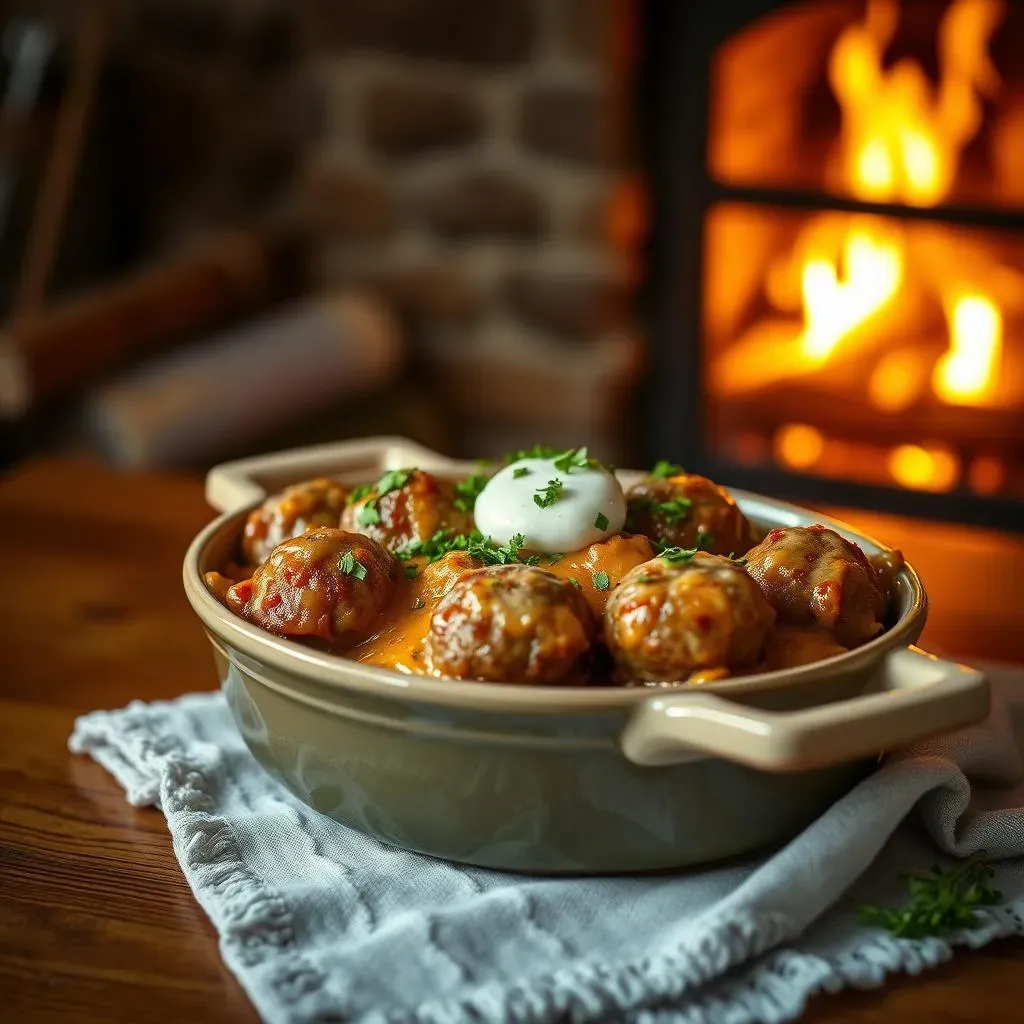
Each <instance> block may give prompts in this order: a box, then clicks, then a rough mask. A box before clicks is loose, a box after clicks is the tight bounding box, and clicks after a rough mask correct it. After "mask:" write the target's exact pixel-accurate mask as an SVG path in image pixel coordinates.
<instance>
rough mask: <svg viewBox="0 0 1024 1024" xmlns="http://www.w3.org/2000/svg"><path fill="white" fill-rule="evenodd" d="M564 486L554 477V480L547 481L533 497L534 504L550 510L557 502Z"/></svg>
mask: <svg viewBox="0 0 1024 1024" xmlns="http://www.w3.org/2000/svg"><path fill="white" fill-rule="evenodd" d="M564 486H565V485H564V484H563V483H562V481H561V480H559V479H558V477H555V479H554V480H549V481H548V482H547V483H546V484H545V485H544V486H543V487H538V488H537V493H536V494H534V496H533V501H534V504H536V505H538V506H539V507H540V508H550V507H551V506H552V505H554V503H555V502H556V501H558V499H559V497H560V496H561V494H562V488H563V487H564Z"/></svg>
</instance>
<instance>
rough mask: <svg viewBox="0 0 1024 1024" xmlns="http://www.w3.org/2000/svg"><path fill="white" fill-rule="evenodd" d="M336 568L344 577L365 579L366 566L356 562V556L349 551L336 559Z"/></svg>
mask: <svg viewBox="0 0 1024 1024" xmlns="http://www.w3.org/2000/svg"><path fill="white" fill-rule="evenodd" d="M338 568H339V569H340V570H341V571H342V572H343V573H344V574H345V575H346V576H352V577H354V578H355V579H357V580H365V579H366V571H367V570H366V566H365V565H363V563H362V562H359V561H356V556H355V555H353V554H352V552H351V551H346V552H345V553H344V554H343V555H342V556H341V557H340V558H339V559H338Z"/></svg>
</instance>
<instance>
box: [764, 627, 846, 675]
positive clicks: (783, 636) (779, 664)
mask: <svg viewBox="0 0 1024 1024" xmlns="http://www.w3.org/2000/svg"><path fill="white" fill-rule="evenodd" d="M846 651H847V648H845V647H842V646H841V645H839V644H838V643H836V640H835V637H833V636H832V635H831V633H827V632H826V631H825V630H823V629H821V628H819V627H817V626H786V625H777V626H776V627H775V631H774V633H773V634H772V636H771V638H770V639H769V641H768V649H767V650H766V651H765V657H764V664H763V665H762V666H760V668H759V670H765V671H772V670H773V669H781V668H798V667H799V666H800V665H810V664H811V663H812V662H815V661H821V660H822V659H824V658H831V657H834V656H835V655H837V654H845V653H846Z"/></svg>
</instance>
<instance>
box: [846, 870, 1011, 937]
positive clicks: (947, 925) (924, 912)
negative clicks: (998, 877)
mask: <svg viewBox="0 0 1024 1024" xmlns="http://www.w3.org/2000/svg"><path fill="white" fill-rule="evenodd" d="M983 858H984V851H979V852H978V853H976V854H975V855H974V856H973V857H969V858H968V859H967V860H965V861H964V862H963V863H962V864H958V865H957V866H956V867H954V868H952V869H951V870H949V871H943V870H942V868H940V867H938V866H937V865H933V866H932V869H931V872H930V873H929V874H927V875H905V876H904V877H905V878H906V880H907V889H908V892H909V895H910V899H909V900H908V901H907V902H906V904H905V905H904V906H902V907H901V908H899V909H898V910H889V909H887V908H885V907H874V906H870V905H867V904H864V905H862V906H861V908H860V919H861V921H862V922H863V923H864V924H871V925H877V926H878V927H880V928H885V929H887V930H888V931H890V932H892V933H893V935H896V936H898V937H900V938H902V939H923V938H925V937H926V936H928V935H943V934H945V933H947V932H950V931H954V930H956V929H959V928H973V927H975V926H976V925H977V924H978V915H977V914H976V913H975V908H976V907H986V906H993V905H995V904H997V903H1001V902H1002V900H1003V894H1002V893H1001V892H1000V891H999V890H998V889H995V888H993V886H991V885H990V884H989V883H990V881H991V880H992V878H993V877H994V876H995V870H994V869H993V867H992V865H991V864H989V863H988V862H987V861H986V860H984V859H983Z"/></svg>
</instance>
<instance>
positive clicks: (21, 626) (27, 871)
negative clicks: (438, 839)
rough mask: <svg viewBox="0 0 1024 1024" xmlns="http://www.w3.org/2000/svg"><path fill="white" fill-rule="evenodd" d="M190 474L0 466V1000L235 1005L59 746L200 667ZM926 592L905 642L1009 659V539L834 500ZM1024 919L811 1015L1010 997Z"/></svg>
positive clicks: (197, 510)
mask: <svg viewBox="0 0 1024 1024" xmlns="http://www.w3.org/2000/svg"><path fill="white" fill-rule="evenodd" d="M210 515H211V513H210V511H209V509H208V508H207V507H206V506H205V504H204V502H203V498H202V487H201V484H200V482H199V481H197V480H192V479H186V478H174V477H171V476H144V475H126V474H119V473H116V472H114V471H111V470H109V469H105V468H101V467H99V466H96V465H93V464H91V463H89V462H87V461H73V460H62V461H51V462H38V463H34V464H31V465H28V466H26V467H23V468H21V469H19V470H18V471H17V472H15V473H14V474H12V475H11V476H9V477H8V478H7V479H5V480H3V481H2V482H0V567H2V569H0V571H2V573H3V581H4V585H3V587H2V588H0V623H2V636H0V640H2V643H0V996H2V999H0V1019H3V1020H5V1021H6V1020H10V1021H12V1022H15V1021H62V1022H63V1021H68V1020H73V1021H81V1022H83V1024H87V1022H96V1024H100V1022H102V1024H112V1022H120V1021H126V1022H128V1021H130V1022H136V1024H146V1022H150V1021H154V1022H155V1021H161V1022H168V1021H190V1022H199V1021H218V1022H236V1021H255V1020H256V1019H257V1018H256V1015H255V1013H254V1011H253V1010H252V1007H251V1006H250V1004H249V1002H248V1000H247V999H246V997H245V994H244V993H243V992H242V990H241V989H240V988H239V986H238V984H237V983H236V982H235V981H234V979H233V978H232V976H231V974H230V973H229V972H228V971H227V970H226V969H225V967H224V966H223V964H222V963H221V960H220V956H219V954H218V950H217V941H216V937H215V934H214V932H213V929H212V927H211V926H210V924H209V922H208V921H207V919H206V917H205V916H204V915H203V912H202V911H201V910H200V909H199V907H198V905H197V904H196V902H195V900H194V899H193V897H192V895H191V893H190V892H189V890H188V887H187V886H186V885H185V883H184V881H183V879H182V876H181V874H180V872H179V870H178V865H177V862H176V861H175V859H174V854H173V852H172V850H171V844H170V841H169V838H168V835H167V830H166V827H165V825H164V822H163V818H162V817H161V815H160V814H159V812H157V811H155V810H151V809H144V810H133V809H132V808H130V807H129V806H128V805H127V804H126V803H125V801H124V797H123V795H122V792H121V790H120V788H119V787H118V786H117V785H115V783H114V782H113V781H112V780H111V779H110V777H109V776H108V775H107V774H106V772H105V771H104V770H103V769H102V768H100V767H98V766H97V765H96V764H94V763H93V762H92V761H91V760H89V759H88V758H84V757H75V756H72V755H70V754H69V753H68V752H67V749H66V745H65V744H66V741H67V737H68V734H69V733H70V730H71V726H72V722H73V720H74V717H75V715H76V714H79V713H81V712H83V711H88V710H92V709H96V708H112V707H119V706H121V705H123V704H126V703H127V702H128V701H130V700H132V699H134V698H142V699H146V700H152V699H156V698H169V697H174V696H176V695H177V694H179V693H181V692H183V691H186V690H197V689H208V688H211V687H212V686H214V685H215V679H214V674H213V668H212V662H211V660H210V656H209V653H208V650H207V646H206V641H205V639H204V637H203V634H202V631H201V630H200V628H199V625H198V623H197V622H196V620H195V619H194V618H193V616H192V613H191V611H190V609H189V607H188V604H187V602H186V600H185V598H184V595H183V594H182V590H181V583H180V566H181V559H182V555H183V553H184V550H185V547H186V545H187V543H188V541H189V540H190V539H191V537H192V535H193V534H194V533H195V531H196V530H197V529H198V528H199V527H200V526H202V525H203V523H204V522H206V521H207V520H208V519H209V518H210ZM845 518H847V519H850V520H851V521H854V522H856V523H857V524H858V525H861V526H862V527H863V528H864V529H866V530H867V531H868V532H870V533H873V534H874V535H876V536H878V537H880V538H881V539H883V540H885V541H887V542H889V543H891V544H894V545H895V546H899V547H901V548H903V550H904V551H905V552H906V554H907V555H908V557H909V558H910V560H911V561H913V562H914V563H915V564H916V565H917V567H918V569H919V570H920V571H921V573H922V576H923V577H924V578H925V581H926V584H927V585H928V588H929V590H930V592H931V596H932V611H931V617H930V620H929V626H928V629H927V632H926V635H925V638H924V642H925V643H926V645H927V644H931V645H932V646H937V647H940V648H941V649H942V650H943V651H944V652H946V653H949V654H953V655H957V656H965V657H967V656H976V657H990V658H998V659H1000V660H1008V661H1015V662H1020V663H1024V605H1021V603H1020V601H1019V597H1018V594H1019V581H1020V580H1021V579H1022V578H1024V542H1022V540H1021V539H1020V538H1016V537H1007V536H1003V535H1000V534H996V533H993V532H985V531H980V530H972V531H967V530H961V529H958V528H954V527H949V526H942V525H935V524H927V523H919V522H912V521H909V520H900V519H897V518H895V517H891V516H880V515H865V514H863V513H857V514H854V513H848V514H846V515H845ZM1020 994H1024V941H1019V940H1005V941H1002V942H995V943H992V944H991V945H990V946H988V947H986V948H985V949H982V950H979V951H975V952H963V953H960V954H958V955H957V956H956V957H955V958H954V960H953V961H952V962H950V963H949V964H948V965H946V966H944V967H942V968H939V969H937V970H935V971H931V972H929V973H927V974H926V975H924V976H921V977H918V978H905V977H900V978H896V979H893V980H891V981H890V982H889V983H888V984H887V985H886V986H885V987H884V988H883V989H881V990H876V991H871V992H858V993H841V994H839V995H834V996H832V995H829V996H821V997H817V998H816V999H814V1000H813V1001H812V1004H811V1007H810V1008H809V1011H808V1013H807V1014H806V1016H805V1018H804V1019H805V1020H806V1021H808V1022H812V1024H821V1022H825V1021H829V1022H837V1024H869V1022H871V1024H881V1022H883V1021H886V1022H888V1021H900V1022H901V1024H926V1022H927V1024H935V1022H949V1024H952V1022H961V1021H963V1022H967V1021H977V1020H984V1021H985V1022H986V1024H999V1022H1004V1021H1005V1022H1010V1021H1019V1020H1021V1019H1022V1011H1021V1008H1020V1000H1019V998H1016V997H1018V995H1020Z"/></svg>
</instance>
